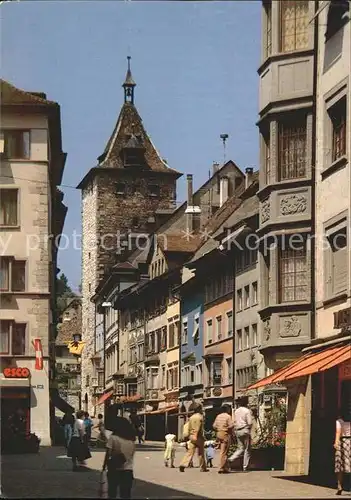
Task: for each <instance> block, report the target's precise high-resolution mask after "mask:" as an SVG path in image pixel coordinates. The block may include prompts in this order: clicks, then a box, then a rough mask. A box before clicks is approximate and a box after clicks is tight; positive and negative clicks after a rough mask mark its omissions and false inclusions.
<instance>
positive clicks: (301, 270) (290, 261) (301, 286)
mask: <svg viewBox="0 0 351 500" xmlns="http://www.w3.org/2000/svg"><path fill="white" fill-rule="evenodd" d="M301 246H302V245H301ZM307 273H308V271H307V254H306V246H305V245H303V247H302V248H299V249H293V248H281V249H279V278H278V280H279V302H281V303H282V302H298V301H304V300H307V299H308V288H307V287H308V280H307Z"/></svg>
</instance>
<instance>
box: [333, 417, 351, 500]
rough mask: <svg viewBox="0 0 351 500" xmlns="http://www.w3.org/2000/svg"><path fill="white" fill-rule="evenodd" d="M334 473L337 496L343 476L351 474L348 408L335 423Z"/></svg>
mask: <svg viewBox="0 0 351 500" xmlns="http://www.w3.org/2000/svg"><path fill="white" fill-rule="evenodd" d="M334 448H335V450H336V452H335V472H336V477H337V481H338V490H337V492H336V494H337V495H341V493H342V480H343V474H344V473H347V474H350V472H351V453H350V451H351V415H350V412H349V411H348V408H344V409H343V410H342V411H341V418H338V420H337V421H336V432H335V443H334Z"/></svg>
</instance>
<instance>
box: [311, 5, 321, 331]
mask: <svg viewBox="0 0 351 500" xmlns="http://www.w3.org/2000/svg"><path fill="white" fill-rule="evenodd" d="M314 5H315V7H314V8H315V14H316V13H317V10H318V0H315V2H314ZM318 24H319V22H318V16H316V17H315V20H314V58H313V111H312V152H311V166H312V172H311V184H312V186H311V236H312V238H313V239H312V245H311V255H310V263H311V264H310V267H311V306H312V313H311V339H313V338H315V336H316V280H315V272H314V265H313V263H314V262H315V256H316V239H315V234H316V188H315V182H316V160H317V158H316V141H317V119H316V111H317V78H318Z"/></svg>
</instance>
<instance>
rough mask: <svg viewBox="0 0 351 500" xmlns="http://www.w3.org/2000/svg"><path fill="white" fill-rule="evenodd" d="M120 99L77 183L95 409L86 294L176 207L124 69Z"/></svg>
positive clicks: (87, 335) (90, 308)
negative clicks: (101, 146)
mask: <svg viewBox="0 0 351 500" xmlns="http://www.w3.org/2000/svg"><path fill="white" fill-rule="evenodd" d="M123 87H124V104H123V106H122V109H121V112H120V115H119V117H118V120H117V123H116V127H115V129H114V131H113V132H112V135H111V137H110V139H109V141H108V143H107V145H106V148H105V150H104V152H103V154H102V155H101V156H100V157H99V158H98V164H97V166H96V167H94V168H92V169H90V170H89V172H88V173H87V175H86V176H85V177H84V179H83V180H82V181H81V182H80V184H79V186H78V188H79V189H81V191H82V230H83V239H82V295H83V299H82V338H83V341H84V342H86V345H85V348H84V351H83V356H82V395H83V399H84V400H86V399H87V408H88V411H89V412H93V411H94V404H95V399H94V400H93V399H92V394H93V391H92V388H91V386H90V379H91V378H92V376H93V374H94V369H93V362H92V358H93V356H94V354H95V352H94V337H95V306H94V304H93V303H92V301H91V299H92V297H93V296H94V294H95V290H96V289H97V287H98V284H99V281H100V280H101V279H102V278H103V276H104V273H105V271H106V270H107V269H108V266H109V265H113V264H114V263H115V258H116V255H117V256H119V258H120V259H122V254H123V253H124V251H130V250H132V249H133V248H135V246H136V238H137V237H138V235H141V234H142V235H145V234H149V233H150V232H151V231H152V230H153V229H154V228H155V227H156V225H157V224H160V222H161V221H162V220H163V218H164V217H165V216H167V215H169V214H170V213H172V212H173V211H174V209H175V197H176V179H177V178H178V177H179V176H180V175H181V174H179V173H178V172H176V171H175V170H172V169H171V168H170V167H169V166H168V165H167V163H166V162H165V161H164V160H163V159H162V158H161V157H160V155H159V153H158V152H157V151H156V149H155V147H154V145H153V143H152V142H151V139H150V138H149V136H148V134H147V133H146V131H145V129H144V126H143V123H142V120H141V118H140V116H139V114H138V111H137V109H136V107H135V104H134V90H135V82H134V81H133V79H132V75H131V72H130V69H128V72H127V75H126V80H125V82H124V84H123Z"/></svg>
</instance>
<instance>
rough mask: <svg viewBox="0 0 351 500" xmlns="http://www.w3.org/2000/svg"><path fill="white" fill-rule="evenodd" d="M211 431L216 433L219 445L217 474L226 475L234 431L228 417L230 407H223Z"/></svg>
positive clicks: (231, 421)
mask: <svg viewBox="0 0 351 500" xmlns="http://www.w3.org/2000/svg"><path fill="white" fill-rule="evenodd" d="M213 429H214V430H215V431H216V438H217V441H218V443H219V449H220V466H219V471H218V473H219V474H226V473H228V472H229V467H228V452H229V447H230V443H231V439H232V435H233V431H234V422H233V420H232V417H231V416H230V407H229V406H228V405H223V406H222V408H221V412H220V413H219V414H218V415H217V417H216V419H215V421H214V423H213Z"/></svg>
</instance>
